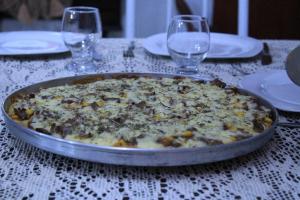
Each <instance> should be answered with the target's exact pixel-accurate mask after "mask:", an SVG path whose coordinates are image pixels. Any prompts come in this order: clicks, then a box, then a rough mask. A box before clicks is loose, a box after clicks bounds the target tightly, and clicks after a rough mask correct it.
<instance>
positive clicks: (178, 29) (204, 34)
mask: <svg viewBox="0 0 300 200" xmlns="http://www.w3.org/2000/svg"><path fill="white" fill-rule="evenodd" d="M209 46H210V33H209V26H208V23H207V20H206V18H204V17H201V16H197V15H176V16H174V17H173V18H172V21H171V23H170V25H169V27H168V34H167V47H168V51H169V54H170V55H171V57H172V59H173V60H174V62H175V63H176V64H177V66H178V67H177V68H176V71H177V73H179V74H183V75H197V74H198V72H199V65H200V63H201V62H202V61H203V60H204V59H205V58H206V56H207V52H208V50H209Z"/></svg>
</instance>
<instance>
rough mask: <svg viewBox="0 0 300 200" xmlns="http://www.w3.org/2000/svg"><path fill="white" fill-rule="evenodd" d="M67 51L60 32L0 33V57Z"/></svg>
mask: <svg viewBox="0 0 300 200" xmlns="http://www.w3.org/2000/svg"><path fill="white" fill-rule="evenodd" d="M66 51H68V49H67V47H66V46H65V45H64V42H63V40H62V37H61V33H60V32H49V31H14V32H2V33H0V55H33V54H52V53H62V52H66Z"/></svg>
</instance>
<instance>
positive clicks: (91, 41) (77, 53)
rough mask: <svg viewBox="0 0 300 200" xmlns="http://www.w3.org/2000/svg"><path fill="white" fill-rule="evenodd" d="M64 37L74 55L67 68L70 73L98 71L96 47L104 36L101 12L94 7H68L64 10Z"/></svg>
mask: <svg viewBox="0 0 300 200" xmlns="http://www.w3.org/2000/svg"><path fill="white" fill-rule="evenodd" d="M62 36H63V40H64V43H65V45H66V46H67V47H68V48H69V49H70V51H71V53H72V61H71V62H70V63H69V64H68V65H67V66H66V68H67V69H68V70H70V71H75V72H90V71H95V70H97V67H96V66H95V64H94V63H93V53H94V45H95V43H96V41H97V40H98V39H99V38H100V37H101V36H102V32H101V21H100V16H99V10H98V9H97V8H94V7H68V8H65V10H64V15H63V20H62Z"/></svg>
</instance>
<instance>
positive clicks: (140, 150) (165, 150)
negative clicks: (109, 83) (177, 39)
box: [1, 72, 278, 166]
mask: <svg viewBox="0 0 300 200" xmlns="http://www.w3.org/2000/svg"><path fill="white" fill-rule="evenodd" d="M120 75H121V76H123V75H125V76H128V75H129V76H150V77H155V78H157V77H158V78H159V77H170V78H172V77H188V78H191V77H189V76H181V75H177V74H175V75H174V74H162V73H120V72H116V73H102V74H88V75H80V76H69V77H62V78H57V79H52V80H47V81H43V82H38V83H35V84H32V85H28V86H26V87H23V88H21V89H18V90H16V91H14V92H12V93H11V94H9V95H8V96H7V97H6V98H5V100H4V101H3V103H2V106H1V110H2V114H3V116H4V119H5V122H6V124H8V123H9V124H10V125H11V126H14V127H15V128H17V129H18V130H19V131H25V132H26V133H31V134H33V135H35V136H39V137H41V138H42V139H43V138H45V139H47V140H51V141H53V142H58V143H62V144H65V145H72V146H74V147H85V148H90V149H92V150H94V149H95V150H97V151H99V152H108V153H117V154H132V155H134V154H139V155H142V154H144V155H145V156H147V154H153V153H167V154H168V153H172V154H178V153H188V152H195V151H196V152H198V151H199V152H208V153H209V152H212V151H214V150H218V149H222V148H226V149H227V148H229V149H231V148H232V147H235V146H237V145H243V144H248V143H249V142H252V141H253V140H258V139H260V138H264V137H266V135H269V134H271V135H272V134H273V130H274V128H275V126H276V125H277V123H278V112H277V110H276V109H275V108H274V107H273V106H272V104H271V103H269V102H268V101H267V100H265V99H264V98H262V97H260V96H258V95H256V94H254V93H252V92H250V91H247V90H245V89H240V88H238V90H239V91H240V92H241V93H243V94H248V95H251V96H254V97H256V98H258V100H259V102H260V103H262V104H263V105H264V106H266V107H268V108H270V109H271V113H272V118H273V124H272V126H271V127H270V128H269V129H266V130H265V131H264V132H262V133H260V134H258V135H255V136H252V137H250V138H246V139H243V140H240V141H236V142H232V143H228V144H219V145H212V146H204V147H193V148H188V147H180V148H128V147H112V146H101V145H96V144H88V143H83V142H77V141H72V140H67V139H62V138H58V137H55V136H51V135H46V134H44V133H40V132H37V131H35V130H33V129H30V128H27V127H25V126H23V125H21V124H19V123H17V122H15V121H14V120H13V119H11V118H10V116H9V115H8V113H7V111H6V110H7V109H6V108H7V107H8V106H9V104H10V102H9V101H11V99H12V98H14V96H17V95H19V94H20V93H21V94H22V93H24V92H25V93H26V91H27V90H32V88H34V87H38V86H40V85H45V84H47V85H48V84H49V83H52V84H54V85H57V86H58V85H61V84H60V81H66V80H67V81H68V80H71V81H74V80H75V81H77V80H81V79H84V78H86V77H87V78H89V77H103V76H104V77H107V76H108V77H110V76H120ZM195 80H196V81H197V79H195ZM199 81H200V80H199ZM65 84H66V83H65ZM49 85H50V86H49V87H54V86H53V85H51V84H49ZM43 88H44V87H43ZM36 90H37V89H36ZM12 134H14V133H12ZM21 139H22V138H21ZM268 140H269V139H268ZM268 140H267V141H268ZM31 145H33V146H36V145H34V144H31ZM261 146H262V145H261ZM38 148H40V147H38ZM42 149H43V148H42ZM47 151H49V150H47ZM50 152H52V153H56V154H60V153H57V152H55V151H50ZM248 153H249V152H248ZM242 155H243V154H242ZM69 157H72V156H69ZM234 157H236V156H234ZM77 159H82V158H77ZM226 159H227V158H224V159H221V160H226ZM84 160H85V159H84ZM99 162H100V161H99ZM199 163H201V162H199ZM205 163H207V162H205ZM128 165H131V164H128ZM154 166H156V165H154ZM159 166H161V165H159ZM166 166H167V165H166Z"/></svg>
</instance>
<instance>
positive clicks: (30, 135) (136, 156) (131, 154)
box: [2, 73, 278, 166]
mask: <svg viewBox="0 0 300 200" xmlns="http://www.w3.org/2000/svg"><path fill="white" fill-rule="evenodd" d="M119 75H129V76H131V75H134V76H150V77H171V78H172V77H174V75H166V74H153V73H131V74H125V73H107V74H95V75H82V76H74V77H67V78H60V79H55V80H50V81H45V82H41V83H37V84H34V85H31V86H27V87H25V88H22V89H20V90H18V91H15V92H14V93H12V94H10V95H9V96H8V97H7V98H6V99H5V101H4V104H3V106H2V112H3V115H4V120H5V122H6V126H7V127H8V129H9V130H10V132H11V133H12V134H14V135H15V136H17V137H19V138H20V139H22V140H23V141H25V142H27V143H29V144H31V145H33V146H35V147H38V148H40V149H43V150H46V151H49V152H52V153H56V154H59V155H63V156H67V157H72V158H76V159H81V160H87V161H92V162H100V163H108V164H117V165H132V166H180V165H193V164H202V163H209V162H216V161H221V160H226V159H230V158H235V157H238V156H241V155H245V154H247V153H249V152H252V151H254V150H256V149H258V148H260V147H261V146H262V145H264V144H265V143H266V142H267V141H268V140H269V139H270V138H271V137H272V135H273V132H274V128H275V126H276V124H277V122H278V114H277V111H276V109H275V108H274V107H273V106H272V105H271V104H270V103H269V102H267V101H266V100H264V99H262V98H261V97H259V96H257V95H254V94H253V93H251V92H248V91H246V90H241V89H239V91H240V92H241V93H244V94H249V95H252V96H255V97H256V98H258V100H259V102H260V103H261V104H262V105H264V106H266V107H268V108H270V109H271V110H272V118H273V124H272V126H271V127H270V128H269V129H268V130H265V131H264V132H263V133H261V134H259V135H257V136H253V137H251V138H247V139H244V140H241V141H237V142H233V143H229V144H220V145H213V146H207V147H198V148H165V149H154V148H153V149H143V148H123V147H110V146H99V145H93V144H86V143H80V142H75V141H70V140H65V139H61V138H57V137H54V136H50V135H46V134H43V133H40V132H37V131H35V130H32V129H29V128H26V127H24V126H22V125H20V124H18V123H17V122H15V121H14V120H13V119H11V118H10V117H9V115H8V108H9V106H10V105H11V103H12V100H13V99H14V98H15V97H17V96H18V95H20V94H24V93H26V94H27V93H31V92H36V91H38V90H39V89H40V88H49V87H53V86H59V85H65V84H74V83H78V81H79V82H82V81H93V80H95V79H97V77H98V78H99V77H104V78H109V77H114V76H119Z"/></svg>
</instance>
